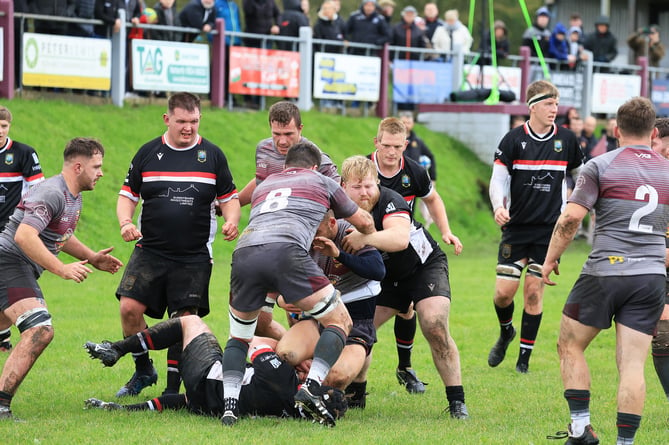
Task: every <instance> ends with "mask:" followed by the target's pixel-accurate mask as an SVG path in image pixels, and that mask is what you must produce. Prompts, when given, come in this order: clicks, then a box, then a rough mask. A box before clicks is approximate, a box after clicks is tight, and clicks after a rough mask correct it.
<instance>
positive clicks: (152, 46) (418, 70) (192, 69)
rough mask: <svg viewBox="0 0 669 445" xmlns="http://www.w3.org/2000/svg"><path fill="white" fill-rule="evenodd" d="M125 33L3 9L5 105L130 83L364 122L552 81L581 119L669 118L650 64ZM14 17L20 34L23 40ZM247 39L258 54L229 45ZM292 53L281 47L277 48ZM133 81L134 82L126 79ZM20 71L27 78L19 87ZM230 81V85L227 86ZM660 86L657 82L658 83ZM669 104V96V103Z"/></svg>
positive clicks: (4, 4)
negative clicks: (276, 102)
mask: <svg viewBox="0 0 669 445" xmlns="http://www.w3.org/2000/svg"><path fill="white" fill-rule="evenodd" d="M120 13H121V19H122V22H123V23H125V26H122V27H121V30H120V31H119V32H118V33H115V34H113V35H112V36H111V38H110V39H94V38H88V37H73V36H60V35H59V36H54V35H43V34H35V33H31V32H28V28H27V27H25V26H24V25H25V23H27V20H43V19H48V20H60V21H65V22H74V23H89V24H101V23H102V22H101V21H99V20H82V19H73V18H66V17H62V18H61V17H52V16H39V15H34V14H18V13H17V14H14V12H13V2H11V1H9V0H0V27H1V28H2V37H3V41H2V51H3V57H2V58H1V60H2V63H3V66H2V70H0V73H2V78H1V79H0V96H2V97H6V98H11V97H13V96H14V94H15V91H16V88H17V86H18V87H19V90H20V88H21V87H24V86H27V87H47V88H71V89H86V90H101V91H109V97H110V100H111V101H112V103H114V104H115V105H117V106H119V107H121V106H123V105H124V96H125V93H126V90H127V88H126V86H127V85H126V79H132V82H133V84H132V85H130V87H131V88H130V89H132V90H135V91H147V92H151V93H162V92H169V91H180V90H187V91H191V92H194V93H199V94H203V95H208V96H209V98H210V101H211V105H212V106H213V107H225V106H226V105H227V106H228V107H232V105H233V101H232V97H233V95H243V96H247V97H248V96H256V97H260V98H261V102H260V106H261V107H264V100H265V97H282V98H287V99H292V100H295V101H296V103H297V104H298V106H299V107H300V109H302V110H308V109H311V108H312V107H314V105H315V103H316V102H315V101H318V102H317V103H318V104H319V105H320V106H322V105H323V104H337V105H339V106H340V107H341V109H342V112H344V113H345V110H346V105H349V106H351V105H352V106H356V105H357V104H362V107H363V110H364V111H365V113H366V112H367V110H368V108H367V107H368V105H369V104H375V112H376V114H377V115H378V116H387V115H389V114H390V113H394V112H395V111H397V108H398V107H404V108H406V106H407V105H408V106H409V108H411V107H413V106H416V107H417V106H418V105H421V104H443V103H448V102H454V101H455V102H468V101H472V102H482V101H483V100H484V99H486V97H483V96H486V94H487V91H489V90H491V89H495V88H496V86H497V88H498V89H499V91H500V93H501V94H500V99H501V100H506V101H518V102H520V103H524V102H525V97H524V92H525V88H526V86H527V85H528V84H529V83H531V82H532V81H535V80H538V79H541V78H546V77H549V78H550V80H551V81H552V82H553V83H554V84H556V86H558V88H559V89H560V93H561V105H563V106H573V107H575V108H577V109H579V111H581V113H582V114H585V115H588V114H591V113H597V114H612V113H615V110H616V109H617V107H618V106H619V105H620V104H621V103H622V102H624V100H626V99H627V98H629V97H631V96H635V95H642V96H646V97H651V99H653V101H654V102H655V103H656V106H657V107H658V110H664V111H665V113H662V114H669V80H667V77H668V76H667V73H668V71H667V70H666V69H661V68H651V67H648V63H647V59H646V58H639V60H638V61H637V65H616V66H611V65H610V64H601V63H595V62H592V60H591V59H589V60H587V61H585V62H583V63H580V64H579V65H577V66H576V67H572V66H568V65H567V64H566V63H562V62H559V61H557V60H553V59H546V65H545V66H541V64H540V60H539V59H537V58H533V57H531V56H530V52H529V48H527V47H521V49H520V54H519V55H510V56H509V57H507V58H506V59H505V60H504V61H503V62H502V63H503V66H498V67H492V66H489V65H483V64H481V63H480V58H479V55H478V54H477V53H469V52H468V53H465V52H463V51H461V49H460V48H455V49H454V50H453V51H437V50H433V49H419V48H406V47H398V46H392V45H387V44H386V45H384V46H375V45H367V44H360V43H353V42H338V41H330V40H320V39H314V38H313V34H312V30H311V28H308V27H304V28H301V29H300V35H299V37H297V38H293V37H282V36H270V35H258V34H248V33H243V32H231V33H230V32H228V33H226V32H225V26H224V22H223V20H222V19H217V20H216V28H215V30H213V31H212V32H211V33H209V34H208V35H206V36H200V37H201V39H200V40H202V42H200V43H183V42H170V41H157V40H148V39H134V40H132V43H131V44H130V45H128V43H127V42H128V37H127V36H128V30H129V28H130V27H131V26H132V25H131V24H129V23H126V21H125V16H124V14H125V11H123V10H121V11H120ZM15 18H18V19H19V23H20V29H19V30H18V31H19V32H15V29H14V25H15V20H14V19H15ZM139 27H140V28H144V29H145V30H147V31H148V32H150V30H152V29H167V30H178V31H179V32H182V33H184V32H190V33H196V34H199V33H200V30H198V29H193V28H182V27H178V28H175V27H165V26H160V25H150V24H140V25H139ZM226 37H227V38H228V39H229V40H230V41H233V42H234V41H235V40H241V41H244V42H249V41H251V40H255V41H256V42H254V43H253V44H252V45H248V46H238V45H232V46H228V45H226ZM15 38H18V39H20V43H21V45H20V46H19V47H18V48H20V50H21V53H22V57H21V59H20V64H21V65H20V67H19V69H18V70H16V71H15V69H14V63H15V60H16V58H15V57H14V56H15V54H14V51H15V40H14V39H15ZM275 45H276V46H282V47H285V48H284V49H281V50H279V49H271V48H273V47H274V46H275ZM127 69H130V70H131V73H132V75H131V76H128V77H126V70H127ZM15 73H18V76H19V78H18V79H16V78H15ZM226 79H227V83H226ZM651 80H652V84H651ZM665 96H666V98H665Z"/></svg>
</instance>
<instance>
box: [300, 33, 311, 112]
mask: <svg viewBox="0 0 669 445" xmlns="http://www.w3.org/2000/svg"><path fill="white" fill-rule="evenodd" d="M313 55H314V47H313V31H312V30H311V28H310V27H309V26H302V27H300V95H299V97H298V98H297V106H298V108H299V109H300V110H301V111H309V110H311V107H313V105H314V103H313V101H312V100H311V97H312V94H313V91H312V89H313V83H312V82H313V79H312V77H311V76H312V74H313V72H314V66H313V65H314V62H313V60H314V57H313Z"/></svg>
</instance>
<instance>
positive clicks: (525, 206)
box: [495, 122, 584, 226]
mask: <svg viewBox="0 0 669 445" xmlns="http://www.w3.org/2000/svg"><path fill="white" fill-rule="evenodd" d="M583 161H584V156H583V152H582V151H581V147H580V145H579V143H578V140H577V139H576V136H575V135H574V133H573V132H572V131H571V130H569V129H566V128H563V127H558V126H557V125H555V124H553V130H552V131H550V132H549V133H548V134H546V135H545V136H543V137H539V136H538V135H537V134H536V133H534V132H533V131H532V129H531V128H530V127H529V125H528V123H527V122H526V123H525V124H524V125H522V126H520V127H516V128H514V129H512V130H511V131H509V132H508V133H507V134H506V136H504V138H502V141H501V142H500V143H499V147H498V148H497V151H495V164H499V165H503V166H505V167H506V168H507V170H508V172H509V175H510V176H511V185H510V192H511V196H510V198H511V205H510V207H509V215H510V216H511V220H510V221H509V223H508V224H507V225H508V226H513V225H517V224H521V225H551V226H552V225H553V224H555V221H557V218H558V216H560V213H561V211H562V209H563V208H564V205H565V203H566V199H567V185H566V181H565V177H566V173H567V172H568V171H570V170H573V169H575V168H577V167H579V166H580V165H582V164H583Z"/></svg>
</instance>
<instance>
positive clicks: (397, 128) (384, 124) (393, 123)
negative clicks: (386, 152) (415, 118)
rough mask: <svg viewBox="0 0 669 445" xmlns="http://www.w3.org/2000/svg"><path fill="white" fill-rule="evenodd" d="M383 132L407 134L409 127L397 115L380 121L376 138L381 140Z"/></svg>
mask: <svg viewBox="0 0 669 445" xmlns="http://www.w3.org/2000/svg"><path fill="white" fill-rule="evenodd" d="M383 133H388V134H406V133H407V127H406V126H405V125H404V122H402V120H401V119H398V118H396V117H387V118H385V119H383V120H382V121H381V122H380V123H379V129H378V131H377V132H376V138H377V139H379V140H381V136H382V135H383Z"/></svg>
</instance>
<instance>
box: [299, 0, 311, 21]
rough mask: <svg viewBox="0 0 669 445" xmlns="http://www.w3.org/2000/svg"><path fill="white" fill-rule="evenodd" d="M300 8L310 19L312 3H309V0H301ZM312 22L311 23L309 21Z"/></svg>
mask: <svg viewBox="0 0 669 445" xmlns="http://www.w3.org/2000/svg"><path fill="white" fill-rule="evenodd" d="M300 9H301V10H302V12H303V13H304V15H306V16H307V19H309V12H310V11H309V10H310V9H311V5H310V4H309V0H301V1H300ZM309 24H311V23H309Z"/></svg>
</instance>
